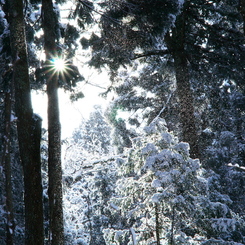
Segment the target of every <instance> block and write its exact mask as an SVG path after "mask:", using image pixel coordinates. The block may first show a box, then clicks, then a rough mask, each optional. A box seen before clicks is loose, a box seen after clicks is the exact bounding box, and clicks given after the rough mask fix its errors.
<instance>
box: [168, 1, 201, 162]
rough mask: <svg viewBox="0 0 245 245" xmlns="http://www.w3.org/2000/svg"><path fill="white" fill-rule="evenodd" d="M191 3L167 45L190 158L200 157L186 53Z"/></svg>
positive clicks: (177, 20)
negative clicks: (188, 12) (187, 26)
mask: <svg viewBox="0 0 245 245" xmlns="http://www.w3.org/2000/svg"><path fill="white" fill-rule="evenodd" d="M188 5H189V1H186V2H185V4H184V6H183V10H182V13H181V14H180V15H179V16H177V19H176V23H175V28H174V29H173V30H172V34H171V35H170V33H167V35H166V43H167V46H168V49H169V50H170V52H171V53H172V55H173V58H174V67H175V77H176V91H177V95H178V98H179V104H180V123H181V127H182V138H181V140H183V141H186V142H188V143H189V144H190V156H191V157H193V158H197V157H199V147H198V135H197V129H196V123H195V116H194V106H193V95H192V91H191V86H190V75H189V67H188V61H187V55H186V52H185V34H186V30H185V28H186V15H187V11H188Z"/></svg>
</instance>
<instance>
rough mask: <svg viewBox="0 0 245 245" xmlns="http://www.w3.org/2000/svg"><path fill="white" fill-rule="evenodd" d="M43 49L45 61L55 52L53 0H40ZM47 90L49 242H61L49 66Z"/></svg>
mask: <svg viewBox="0 0 245 245" xmlns="http://www.w3.org/2000/svg"><path fill="white" fill-rule="evenodd" d="M42 15H43V30H44V49H45V53H46V64H47V66H48V67H50V65H52V62H51V59H52V58H54V57H56V56H57V47H56V35H55V26H56V22H55V13H54V10H53V3H52V0H43V1H42ZM46 80H47V81H46V82H47V94H48V146H49V148H48V149H49V150H48V156H49V157H48V176H49V192H48V193H49V209H50V239H51V244H53V245H61V244H64V226H63V208H62V168H61V126H60V118H59V101H58V74H57V73H56V72H54V71H52V69H51V70H50V71H47V74H46Z"/></svg>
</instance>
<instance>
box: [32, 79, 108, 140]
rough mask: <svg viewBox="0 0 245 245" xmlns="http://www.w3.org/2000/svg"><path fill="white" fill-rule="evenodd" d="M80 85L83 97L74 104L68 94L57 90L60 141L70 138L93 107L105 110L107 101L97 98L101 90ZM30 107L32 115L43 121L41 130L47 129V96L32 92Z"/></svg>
mask: <svg viewBox="0 0 245 245" xmlns="http://www.w3.org/2000/svg"><path fill="white" fill-rule="evenodd" d="M81 84H82V86H81V88H80V89H81V91H82V92H83V93H84V95H85V97H84V98H83V99H79V100H78V101H75V102H71V101H70V98H69V97H70V94H69V93H68V92H64V90H62V89H60V90H59V107H60V122H61V127H62V128H61V137H62V139H65V138H67V137H70V136H72V132H73V131H74V129H75V128H77V127H78V126H79V125H80V123H81V122H82V120H85V119H88V118H89V115H90V113H91V112H92V111H93V110H94V106H95V105H101V106H102V108H104V109H105V108H106V105H107V104H108V101H106V100H105V99H103V98H102V97H100V96H99V93H100V92H102V91H103V90H102V89H99V88H98V87H96V86H91V85H87V84H86V85H84V82H82V83H81ZM32 105H33V109H34V113H37V114H38V115H40V116H41V117H42V119H43V128H47V94H45V93H41V92H39V93H37V92H36V91H33V92H32Z"/></svg>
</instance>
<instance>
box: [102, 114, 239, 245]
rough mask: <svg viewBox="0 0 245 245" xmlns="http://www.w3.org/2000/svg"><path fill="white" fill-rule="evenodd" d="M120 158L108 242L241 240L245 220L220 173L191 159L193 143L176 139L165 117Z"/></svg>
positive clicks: (149, 127)
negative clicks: (233, 208)
mask: <svg viewBox="0 0 245 245" xmlns="http://www.w3.org/2000/svg"><path fill="white" fill-rule="evenodd" d="M117 162H118V163H120V164H118V174H119V176H120V177H119V178H118V180H117V182H116V188H115V194H114V195H113V196H112V197H111V198H110V200H109V201H108V204H109V205H110V206H111V212H112V213H114V215H115V216H116V217H117V224H113V226H112V227H110V228H107V229H104V237H105V241H106V244H117V243H119V244H151V243H156V244H214V243H212V242H216V243H217V244H219V243H220V244H226V241H227V240H231V241H232V240H233V239H234V240H233V241H234V242H233V243H232V244H236V243H235V242H238V244H239V242H243V238H242V234H241V232H242V230H241V229H240V228H241V227H242V224H243V222H244V221H242V220H240V219H239V218H238V217H236V215H234V213H232V211H231V210H230V209H229V207H228V206H229V205H231V200H230V198H229V197H228V196H226V195H223V194H221V193H220V192H219V176H218V175H217V174H215V173H214V172H212V171H207V170H205V169H203V168H202V167H201V165H200V162H199V160H197V159H196V160H193V159H191V158H190V153H189V145H188V144H187V143H184V142H178V140H177V138H176V137H174V136H173V135H171V134H170V133H169V132H168V131H167V128H166V123H165V121H164V120H162V119H160V118H159V119H156V120H155V121H153V122H152V123H151V124H150V125H149V126H147V127H146V128H145V132H144V133H143V134H142V136H140V137H138V138H136V139H134V142H133V147H132V149H131V150H130V151H129V154H128V157H127V159H126V160H124V159H118V161H117ZM239 222H241V223H240V224H239ZM235 233H239V235H238V236H236V238H234V234H235ZM227 244H229V243H227Z"/></svg>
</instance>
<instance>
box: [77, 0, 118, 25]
mask: <svg viewBox="0 0 245 245" xmlns="http://www.w3.org/2000/svg"><path fill="white" fill-rule="evenodd" d="M79 2H80V3H81V4H82V5H84V6H85V7H87V8H88V9H90V10H91V11H93V12H95V13H97V14H99V15H101V16H102V17H105V18H106V19H109V20H111V21H112V22H114V23H116V24H117V25H121V23H120V21H118V20H116V19H114V18H112V17H110V16H108V15H106V14H105V13H103V12H101V11H98V10H95V9H94V8H93V7H91V6H90V5H89V4H87V3H86V2H85V1H84V0H79Z"/></svg>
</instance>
